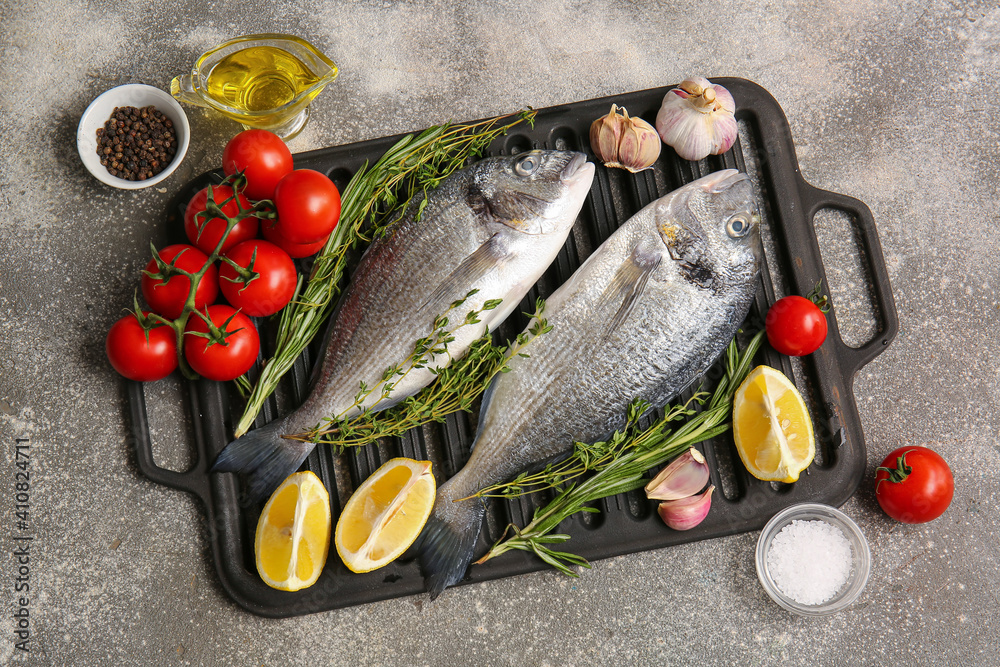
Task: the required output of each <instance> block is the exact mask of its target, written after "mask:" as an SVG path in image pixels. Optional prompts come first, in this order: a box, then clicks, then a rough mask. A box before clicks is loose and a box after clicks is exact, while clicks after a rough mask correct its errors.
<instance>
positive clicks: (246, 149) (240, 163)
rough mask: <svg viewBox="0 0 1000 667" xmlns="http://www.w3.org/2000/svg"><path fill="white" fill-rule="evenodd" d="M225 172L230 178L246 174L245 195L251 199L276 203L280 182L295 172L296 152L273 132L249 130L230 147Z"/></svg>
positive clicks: (225, 162)
mask: <svg viewBox="0 0 1000 667" xmlns="http://www.w3.org/2000/svg"><path fill="white" fill-rule="evenodd" d="M222 169H223V171H225V172H226V174H228V175H230V176H231V175H233V174H235V173H236V172H238V171H242V172H243V173H244V175H245V176H246V178H247V185H246V188H245V189H244V190H243V194H245V195H246V196H247V197H250V199H253V200H254V201H259V200H261V199H273V198H274V188H275V186H276V185H278V181H280V180H281V179H282V178H283V177H284V176H285V175H286V174H288V173H289V172H290V171H292V152H291V151H290V150H288V146H286V145H285V142H284V141H282V140H281V138H280V137H279V136H278V135H276V134H274V133H273V132H268V131H267V130H245V131H243V132H240V133H239V134H237V135H236V136H235V137H233V138H232V139H230V140H229V143H228V144H226V148H225V150H223V151H222Z"/></svg>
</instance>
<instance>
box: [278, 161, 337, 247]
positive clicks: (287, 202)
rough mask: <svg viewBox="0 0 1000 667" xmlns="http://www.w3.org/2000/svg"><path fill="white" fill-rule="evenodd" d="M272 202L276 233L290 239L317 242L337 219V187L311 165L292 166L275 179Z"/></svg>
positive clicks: (335, 223)
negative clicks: (288, 170)
mask: <svg viewBox="0 0 1000 667" xmlns="http://www.w3.org/2000/svg"><path fill="white" fill-rule="evenodd" d="M274 205H275V207H277V209H278V220H277V229H278V233H280V234H281V235H282V236H283V237H285V238H286V239H288V240H289V241H291V242H292V243H317V242H318V241H319V240H320V239H323V238H325V237H327V236H329V235H330V232H332V231H333V229H334V227H336V226H337V222H338V221H339V220H340V191H339V190H337V186H336V185H334V184H333V181H331V180H330V179H329V178H327V177H326V176H325V175H323V174H321V173H319V172H318V171H313V170H312V169H296V170H295V171H293V172H291V173H289V174H288V175H287V176H285V177H284V178H282V179H281V180H280V181H278V186H277V187H276V188H275V189H274ZM265 226H266V225H265Z"/></svg>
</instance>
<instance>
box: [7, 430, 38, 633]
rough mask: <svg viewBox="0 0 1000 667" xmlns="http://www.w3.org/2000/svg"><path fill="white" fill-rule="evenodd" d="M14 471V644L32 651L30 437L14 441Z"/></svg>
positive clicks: (12, 578)
mask: <svg viewBox="0 0 1000 667" xmlns="http://www.w3.org/2000/svg"><path fill="white" fill-rule="evenodd" d="M13 463H14V469H13V470H12V471H11V472H12V475H11V476H12V480H11V492H12V500H13V520H14V521H13V525H12V530H11V538H12V544H13V548H12V561H11V562H12V565H11V567H12V572H11V581H12V588H13V594H14V600H13V602H14V603H13V605H12V606H13V610H12V613H13V618H14V628H13V629H14V635H13V638H12V641H13V642H14V648H15V649H16V650H17V651H22V652H24V653H28V652H30V650H31V602H32V598H31V553H32V542H33V540H34V539H35V534H34V532H33V531H32V515H31V443H30V442H29V441H28V439H27V438H15V440H14V457H13Z"/></svg>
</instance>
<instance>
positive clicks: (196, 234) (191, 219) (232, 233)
mask: <svg viewBox="0 0 1000 667" xmlns="http://www.w3.org/2000/svg"><path fill="white" fill-rule="evenodd" d="M231 197H233V189H232V188H231V187H229V186H228V185H213V186H212V200H213V201H215V203H216V204H218V205H219V208H221V209H222V212H223V213H225V214H226V215H228V216H229V217H231V218H233V217H236V215H237V214H238V213H239V212H240V206H239V204H237V203H236V199H235V198H233V199H232V200H231V201H229V202H228V203H226V204H224V205H223V203H222V202H224V201H226V200H227V199H230V198H231ZM207 202H208V188H207V187H205V188H202V189H201V190H199V191H198V194H196V195H195V196H194V197H192V198H191V201H189V202H188V205H187V208H186V209H185V211H184V233H185V234H187V237H188V240H190V241H191V243H193V244H194V246H195V247H196V248H198V250H201V251H202V252H203V253H205V254H206V255H211V254H212V253H213V252H215V249H216V247H218V245H219V241H220V240H222V235H223V234H225V233H226V220H225V219H224V218H212V219H210V220H207V218H208V215H207V214H205V213H204V211H205V204H206V203H207ZM239 202H240V204H242V205H243V208H244V209H248V208H250V202H249V200H247V198H246V197H244V196H243V195H242V194H241V195H239ZM199 213H200V214H201V215H198V214H199ZM257 222H258V219H257V217H256V216H249V217H246V218H243V219H242V220H240V221H239V222H237V223H236V226H234V227H233V228H232V229H231V230H229V236H227V237H226V240H225V241H224V242H223V244H222V247H221V248H220V249H219V252H220V253H223V252H226V250H228V249H229V248H232V247H233V246H234V245H236V244H237V243H240V242H241V241H246V240H248V239H252V238H254V237H255V236H257Z"/></svg>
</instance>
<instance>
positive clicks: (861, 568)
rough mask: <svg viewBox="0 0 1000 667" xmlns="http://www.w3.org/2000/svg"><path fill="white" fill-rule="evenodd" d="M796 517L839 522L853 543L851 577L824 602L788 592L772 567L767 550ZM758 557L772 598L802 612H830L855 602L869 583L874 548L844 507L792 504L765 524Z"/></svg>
mask: <svg viewBox="0 0 1000 667" xmlns="http://www.w3.org/2000/svg"><path fill="white" fill-rule="evenodd" d="M796 520H799V521H824V522H826V523H828V524H830V525H832V526H836V527H837V528H839V529H840V530H841V532H843V533H844V537H845V538H847V540H848V541H849V542H850V543H851V554H852V562H851V572H850V574H849V575H848V577H847V581H846V582H845V583H844V585H843V586H842V587H841V589H840V590H839V591H837V593H836V594H835V595H834V596H833V597H832V598H830V599H829V600H827V601H826V602H823V603H821V604H814V605H810V604H802V603H801V602H797V601H796V600H793V599H792V598H790V597H789V596H787V595H785V594H784V593H782V592H781V589H780V588H778V586H777V584H775V582H774V578H773V577H772V576H771V572H770V570H769V569H768V564H767V554H768V550H769V549H770V548H771V540H773V539H774V536H775V535H777V534H778V533H779V532H781V529H782V528H784V527H785V526H787V525H788V524H790V523H791V522H792V521H796ZM755 561H756V565H757V577H758V578H759V579H760V583H761V585H762V586H763V587H764V590H765V591H767V594H768V595H770V596H771V599H772V600H774V601H775V602H777V603H778V604H779V605H780V606H781V607H783V608H785V609H787V610H788V611H790V612H793V613H796V614H799V615H801V616H826V615H827V614H833V613H836V612H838V611H841V610H843V609H846V608H847V607H849V606H851V604H852V603H853V602H854V601H855V600H856V599H857V598H858V596H859V595H861V591H862V590H864V587H865V584H866V583H868V574H869V572H870V571H871V551H870V550H869V548H868V540H866V539H865V536H864V533H862V532H861V529H860V528H858V526H857V524H856V523H854V522H853V521H851V519H850V517H848V516H847V515H846V514H844V513H843V512H841V511H840V510H838V509H836V508H834V507H830V506H829V505H821V504H819V503H802V504H799V505H792V506H791V507H788V508H785V509H784V510H782V511H780V512H778V513H777V514H775V515H774V517H772V518H771V520H770V521H768V522H767V525H766V526H764V530H762V531H761V533H760V538H758V540H757V553H756V558H755Z"/></svg>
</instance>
